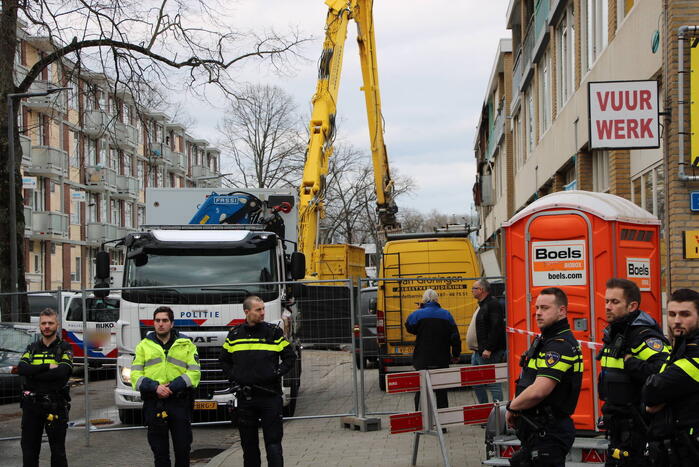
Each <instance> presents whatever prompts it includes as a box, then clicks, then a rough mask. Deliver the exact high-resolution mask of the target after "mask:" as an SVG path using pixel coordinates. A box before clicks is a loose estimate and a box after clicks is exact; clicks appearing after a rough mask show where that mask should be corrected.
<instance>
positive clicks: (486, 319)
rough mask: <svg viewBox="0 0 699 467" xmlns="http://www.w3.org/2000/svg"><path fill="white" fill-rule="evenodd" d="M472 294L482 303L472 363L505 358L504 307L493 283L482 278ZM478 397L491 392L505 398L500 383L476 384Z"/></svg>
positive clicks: (483, 400) (495, 397)
mask: <svg viewBox="0 0 699 467" xmlns="http://www.w3.org/2000/svg"><path fill="white" fill-rule="evenodd" d="M471 292H472V293H473V297H474V298H475V299H476V300H478V306H479V307H480V309H479V311H478V314H477V315H476V337H477V340H478V350H477V351H475V352H473V356H472V357H471V364H473V365H491V364H493V363H501V362H503V361H504V360H505V311H504V310H503V308H502V306H501V305H500V302H499V301H498V300H497V299H496V298H494V297H493V296H491V295H490V283H489V282H488V281H487V280H485V279H480V280H478V281H476V282H474V283H473V287H472V288H471ZM474 390H475V392H476V399H478V403H479V404H485V403H487V402H488V393H487V392H486V391H489V392H490V395H491V396H492V398H493V402H494V401H501V400H502V386H501V385H500V383H491V384H482V385H480V386H474Z"/></svg>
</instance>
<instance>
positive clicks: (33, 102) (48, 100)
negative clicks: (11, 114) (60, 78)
mask: <svg viewBox="0 0 699 467" xmlns="http://www.w3.org/2000/svg"><path fill="white" fill-rule="evenodd" d="M57 87H60V85H58V84H54V83H52V82H50V81H44V80H35V81H34V82H33V83H32V84H31V86H29V92H36V93H43V92H48V90H49V89H53V88H57ZM24 108H26V109H31V110H35V111H37V112H43V113H48V114H51V113H54V112H55V113H59V112H60V113H65V112H66V96H65V93H62V92H54V93H52V94H48V95H46V96H34V97H28V98H27V99H25V100H24Z"/></svg>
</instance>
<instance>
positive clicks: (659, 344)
mask: <svg viewBox="0 0 699 467" xmlns="http://www.w3.org/2000/svg"><path fill="white" fill-rule="evenodd" d="M646 345H647V346H648V348H650V349H652V350H655V351H656V352H658V351H660V350H662V349H663V341H661V340H660V339H658V338H657V337H651V338H649V339H646Z"/></svg>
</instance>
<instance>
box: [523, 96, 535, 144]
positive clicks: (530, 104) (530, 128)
mask: <svg viewBox="0 0 699 467" xmlns="http://www.w3.org/2000/svg"><path fill="white" fill-rule="evenodd" d="M524 101H525V102H526V106H527V157H528V156H529V155H531V153H532V151H534V96H532V92H531V91H529V92H528V93H527V94H525V99H524Z"/></svg>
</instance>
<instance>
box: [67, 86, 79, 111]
mask: <svg viewBox="0 0 699 467" xmlns="http://www.w3.org/2000/svg"><path fill="white" fill-rule="evenodd" d="M68 85H69V86H70V89H69V90H68V106H69V107H70V108H71V109H75V110H77V109H78V83H77V82H75V81H70V83H69V84H68Z"/></svg>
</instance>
